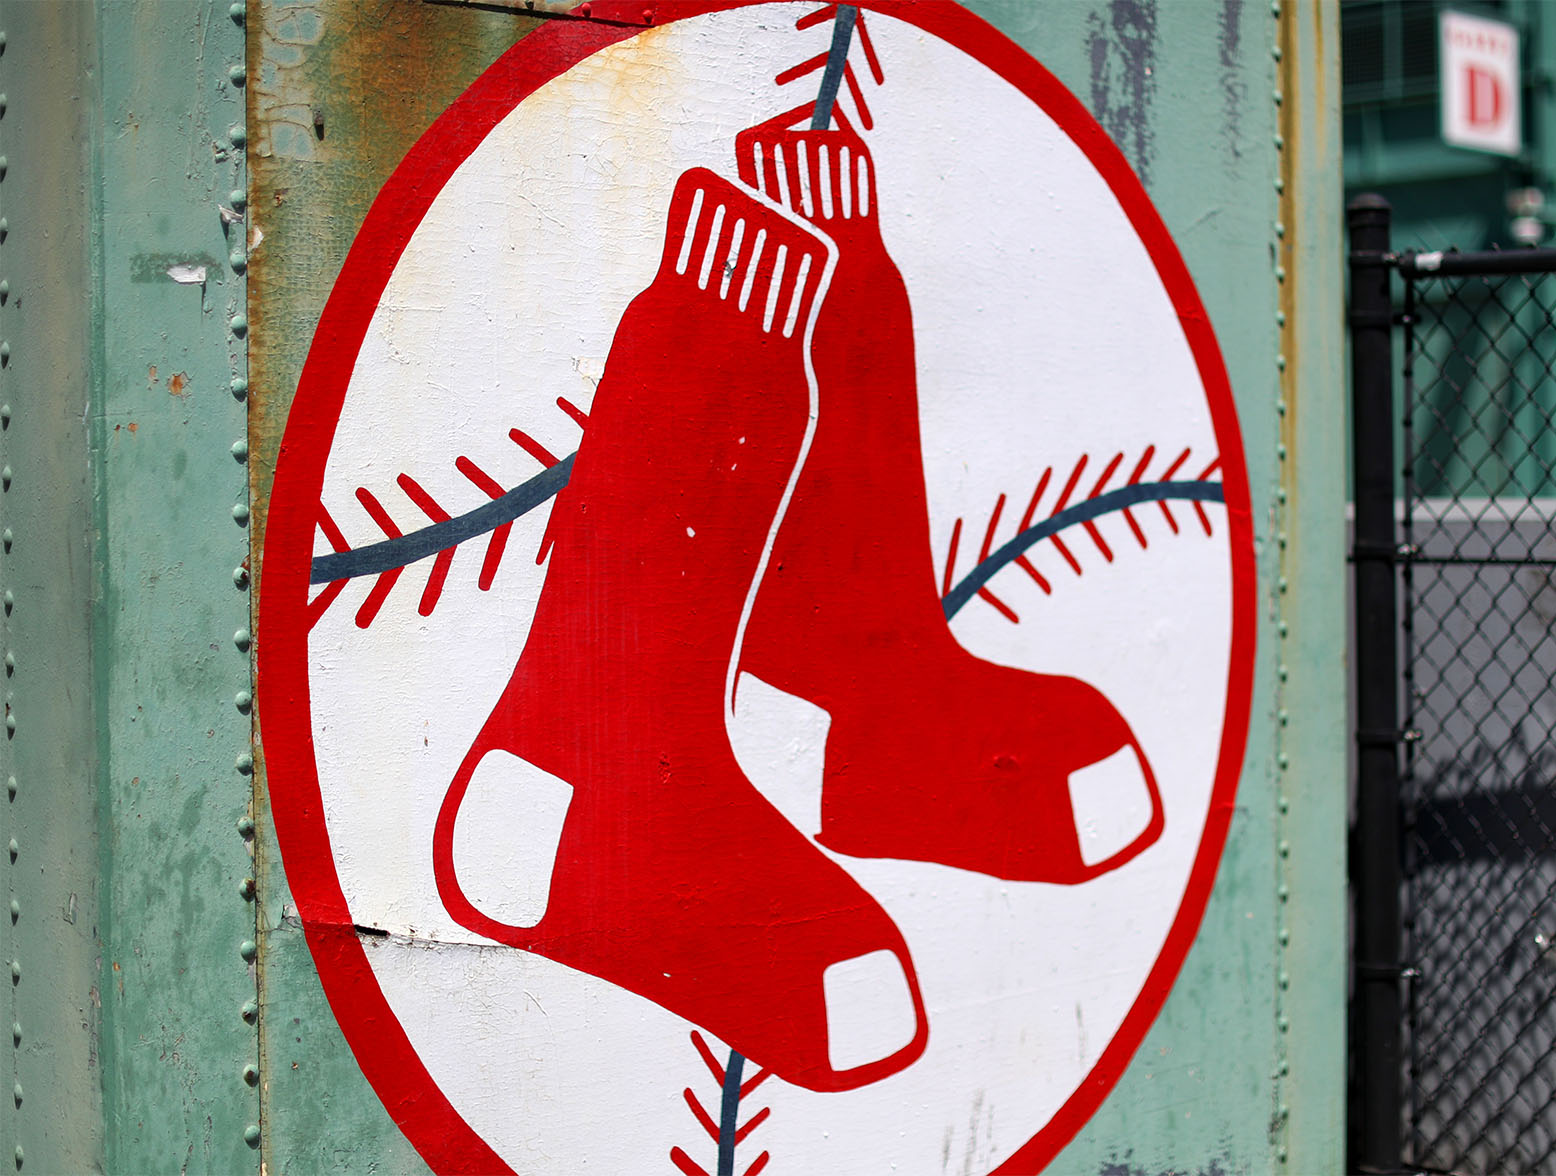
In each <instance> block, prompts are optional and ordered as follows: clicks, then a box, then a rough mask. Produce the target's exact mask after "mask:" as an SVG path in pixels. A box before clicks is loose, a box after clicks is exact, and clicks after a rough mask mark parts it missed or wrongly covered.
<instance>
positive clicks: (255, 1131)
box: [243, 1123, 259, 1147]
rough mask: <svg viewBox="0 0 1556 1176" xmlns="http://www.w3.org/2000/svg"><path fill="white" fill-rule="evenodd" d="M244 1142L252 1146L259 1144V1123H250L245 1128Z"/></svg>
mask: <svg viewBox="0 0 1556 1176" xmlns="http://www.w3.org/2000/svg"><path fill="white" fill-rule="evenodd" d="M243 1142H244V1143H246V1144H248V1145H249V1146H250V1147H258V1146H259V1124H258V1123H250V1124H249V1125H248V1126H247V1127H245V1128H244V1129H243Z"/></svg>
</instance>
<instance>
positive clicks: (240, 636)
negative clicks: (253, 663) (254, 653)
mask: <svg viewBox="0 0 1556 1176" xmlns="http://www.w3.org/2000/svg"><path fill="white" fill-rule="evenodd" d="M232 643H233V644H234V645H236V646H237V647H238V648H239V649H241V650H243V651H244V652H245V653H247V652H248V647H249V646H250V645H252V644H253V643H254V639H253V638H252V637H250V636H249V631H248V630H247V629H239V630H238V631H237V632H236V633H234V634H233V635H232Z"/></svg>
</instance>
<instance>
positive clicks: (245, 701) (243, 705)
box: [232, 690, 254, 711]
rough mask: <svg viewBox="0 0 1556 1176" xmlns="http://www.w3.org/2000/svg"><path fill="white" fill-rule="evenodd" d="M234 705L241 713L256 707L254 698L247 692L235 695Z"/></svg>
mask: <svg viewBox="0 0 1556 1176" xmlns="http://www.w3.org/2000/svg"><path fill="white" fill-rule="evenodd" d="M232 705H233V706H235V707H237V708H238V709H239V710H240V711H246V710H248V709H249V707H251V706H253V705H254V696H253V695H252V694H250V693H249V692H248V691H247V690H240V691H238V692H237V694H235V695H233V698H232Z"/></svg>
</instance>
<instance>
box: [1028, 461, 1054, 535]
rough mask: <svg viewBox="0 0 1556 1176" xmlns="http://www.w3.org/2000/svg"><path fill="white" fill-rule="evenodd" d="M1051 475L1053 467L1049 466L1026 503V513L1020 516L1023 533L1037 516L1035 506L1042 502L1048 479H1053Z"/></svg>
mask: <svg viewBox="0 0 1556 1176" xmlns="http://www.w3.org/2000/svg"><path fill="white" fill-rule="evenodd" d="M1053 473H1054V467H1053V466H1049V467H1048V468H1047V469H1046V470H1044V471H1043V476H1042V477H1041V478H1039V479H1038V480H1037V489H1036V490H1034V491H1032V501H1031V502H1029V503H1027V512H1026V514H1024V515H1022V516H1021V526H1020V528H1019V529H1020V530H1022V531H1025V530H1026V529H1027V528H1028V527H1030V526H1031V525H1032V518H1033V516H1034V515H1036V514H1037V504H1038V503H1039V502H1040V501H1042V498H1043V491H1044V490H1047V489H1048V479H1049V478H1051V477H1053Z"/></svg>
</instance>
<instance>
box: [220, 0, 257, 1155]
mask: <svg viewBox="0 0 1556 1176" xmlns="http://www.w3.org/2000/svg"><path fill="white" fill-rule="evenodd" d="M227 13H228V15H229V16H230V17H231V18H232V21H233V23H234V24H235V25H238V26H239V27H240V28H241V27H242V26H243V24H244V21H245V19H246V17H247V12H246V10H245V8H244V5H243V4H241V3H236V4H233V5H232V6H231V7H230V8H229V9H228V10H227ZM227 80H228V81H229V82H231V83H232V86H233V88H234V89H235V90H237V91H239V92H240V94H241V92H242V91H243V89H244V87H245V86H246V85H247V82H248V76H247V73H246V71H245V68H244V66H243V63H242V62H234V63H232V64H231V65H229V66H228V68H227ZM239 105H240V107H241V105H242V102H241V100H240V103H239ZM227 139H228V141H229V142H230V143H231V144H232V146H233V148H234V149H235V153H236V156H237V159H238V173H239V180H240V181H242V180H243V179H244V176H245V172H244V169H243V157H244V148H245V146H246V145H247V143H248V131H247V129H246V127H245V125H244V123H243V122H242V121H239V122H236V123H234V124H233V125H232V126H231V127H230V128H229V129H228V131H227ZM228 203H229V205H230V206H231V208H232V210H233V212H234V213H236V214H237V216H236V218H235V220H236V223H237V224H238V225H239V226H240V228H239V229H238V233H237V239H236V241H230V240H229V243H230V244H231V251H230V252H229V253H228V255H227V262H228V264H229V265H230V266H231V267H232V271H233V273H234V274H237V275H238V276H239V277H242V275H244V274H246V273H247V272H248V266H249V259H248V250H247V230H246V229H245V228H243V227H241V226H242V225H243V224H244V220H243V217H244V213H245V211H246V210H247V208H248V195H247V193H246V191H245V190H244V188H243V187H241V186H239V187H235V188H234V189H233V190H232V192H231V193H230V194H229V195H228ZM225 223H226V222H225V221H224V224H225ZM237 290H238V299H237V305H236V306H235V307H234V309H233V311H232V314H231V317H229V318H228V320H227V329H228V330H229V331H230V332H231V334H232V338H233V340H234V343H235V358H234V363H233V367H234V371H233V375H232V378H231V383H230V385H229V388H230V390H231V392H232V396H233V399H234V400H237V401H239V402H243V401H246V400H247V399H248V390H249V385H248V364H247V362H246V359H247V352H246V349H245V347H244V344H245V342H246V340H247V338H248V331H249V322H248V316H247V314H246V313H245V302H246V296H245V292H244V287H243V285H242V283H239V284H238V285H237ZM231 452H232V457H233V460H234V461H236V462H237V463H238V464H240V465H242V466H244V467H245V472H246V467H247V464H248V456H249V447H248V441H247V439H246V438H239V439H238V440H237V441H235V442H234V443H233V445H232V449H231ZM231 515H232V521H233V522H234V523H236V524H237V525H238V526H240V527H244V528H247V527H248V524H249V504H248V493H247V486H246V481H245V490H244V494H243V497H242V498H241V499H240V500H239V501H238V502H237V503H236V504H235V505H233V507H232V508H231ZM232 582H233V585H234V586H235V587H236V588H237V589H238V590H239V591H240V592H243V593H245V594H246V593H247V591H248V589H249V569H248V560H247V559H245V560H244V561H243V563H242V564H241V565H240V566H238V567H236V568H234V569H233V572H232ZM246 600H247V596H246V595H245V601H246ZM232 643H233V645H234V646H235V647H236V648H237V651H238V653H239V654H241V655H242V657H243V661H244V668H245V671H246V673H245V683H244V686H243V687H242V688H241V689H239V690H238V691H237V692H236V693H235V694H234V695H233V696H232V705H233V707H234V708H235V709H236V710H237V711H238V713H239V714H242V715H248V714H250V713H252V711H253V707H254V696H253V694H252V693H251V690H252V687H251V685H250V682H249V679H250V676H251V673H252V671H251V670H250V669H249V650H250V647H251V646H252V645H253V640H252V638H251V637H250V636H249V631H248V627H247V625H245V626H244V627H243V628H240V629H239V630H237V632H235V633H234V634H233V635H232ZM249 731H250V741H251V745H250V749H247V750H244V751H242V752H240V753H239V754H238V756H237V757H236V758H235V760H234V761H233V767H234V768H235V769H236V771H237V772H238V774H239V775H240V776H242V777H245V778H252V776H253V773H254V754H253V751H252V738H253V734H252V732H253V727H252V724H251V725H250V728H249ZM251 803H252V800H251ZM238 832H239V834H240V836H241V837H242V840H243V843H244V847H245V852H246V853H247V854H248V855H249V861H250V866H251V868H250V869H249V870H248V871H247V872H246V874H245V876H244V878H243V879H242V881H240V882H239V883H238V895H239V898H240V899H241V900H242V901H244V902H247V903H255V902H256V899H257V887H256V885H255V882H254V878H253V869H252V863H253V854H254V822H253V820H252V819H251V818H250V817H249V816H248V814H247V813H246V812H245V814H244V815H243V816H242V817H241V818H240V819H239V821H238ZM253 913H254V934H255V937H256V938H255V939H245V940H244V941H243V943H241V944H240V945H239V947H238V955H239V956H240V957H241V958H242V960H243V962H244V963H245V964H246V965H249V966H250V970H251V972H253V973H254V975H255V985H256V988H255V994H254V996H253V997H252V998H250V999H248V1000H246V1001H244V1003H243V1007H242V1009H240V1010H239V1016H240V1017H241V1018H242V1020H243V1021H244V1023H245V1024H248V1025H253V1026H257V1025H258V1024H259V1001H258V972H257V969H255V968H254V967H253V965H255V964H256V963H257V962H258V960H259V945H258V943H257V942H256V940H257V937H258V933H259V912H258V908H257V905H256V906H255V907H254V908H253ZM255 1043H256V1046H257V1045H258V1038H257V1036H256V1038H255ZM241 1076H242V1080H243V1083H244V1085H246V1086H248V1087H250V1088H253V1087H257V1086H258V1085H259V1081H260V1066H259V1062H258V1061H257V1060H256V1061H252V1062H248V1063H246V1064H245V1065H244V1066H243V1069H242V1072H241ZM261 1139H262V1134H261V1132H260V1128H259V1124H258V1122H253V1123H249V1124H248V1125H247V1126H245V1127H244V1129H243V1141H244V1143H246V1144H247V1145H248V1146H249V1147H251V1148H255V1149H258V1147H259V1145H260V1142H261Z"/></svg>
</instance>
